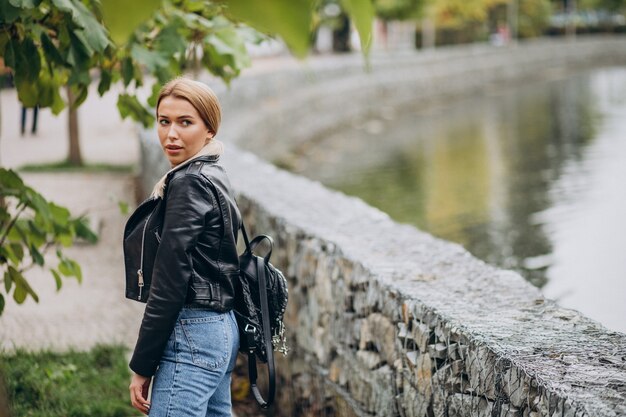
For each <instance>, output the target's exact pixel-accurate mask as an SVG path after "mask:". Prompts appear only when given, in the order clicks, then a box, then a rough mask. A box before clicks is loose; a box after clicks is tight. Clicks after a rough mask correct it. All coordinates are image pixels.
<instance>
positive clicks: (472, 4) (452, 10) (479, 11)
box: [430, 0, 509, 27]
mask: <svg viewBox="0 0 626 417" xmlns="http://www.w3.org/2000/svg"><path fill="white" fill-rule="evenodd" d="M430 1H431V4H432V8H433V15H434V16H435V21H436V22H437V25H438V26H441V27H461V26H463V25H465V24H467V23H468V22H469V23H482V22H485V21H486V20H487V17H488V13H489V10H490V9H491V8H493V7H495V6H497V5H499V4H506V3H508V2H509V1H508V0H430Z"/></svg>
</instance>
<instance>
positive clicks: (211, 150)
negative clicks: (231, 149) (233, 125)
mask: <svg viewBox="0 0 626 417" xmlns="http://www.w3.org/2000/svg"><path fill="white" fill-rule="evenodd" d="M223 152H224V144H223V143H222V142H221V141H219V140H217V139H211V140H210V141H209V143H207V144H206V145H204V147H202V149H200V150H199V151H198V153H196V154H195V155H194V156H192V157H191V158H189V159H187V160H186V161H184V162H181V163H180V164H178V165H176V166H175V167H173V168H172V169H170V170H169V171H167V172H166V173H165V175H163V176H162V177H161V179H160V180H159V181H158V182H157V183H156V184H155V185H154V189H153V190H152V194H151V195H150V196H151V197H154V198H163V191H164V190H165V180H166V179H167V175H168V174H169V173H170V172H172V171H174V170H176V169H179V168H180V167H182V166H185V165H187V164H188V163H190V162H191V161H192V160H193V159H196V158H198V157H200V156H204V155H221V154H222V153H223Z"/></svg>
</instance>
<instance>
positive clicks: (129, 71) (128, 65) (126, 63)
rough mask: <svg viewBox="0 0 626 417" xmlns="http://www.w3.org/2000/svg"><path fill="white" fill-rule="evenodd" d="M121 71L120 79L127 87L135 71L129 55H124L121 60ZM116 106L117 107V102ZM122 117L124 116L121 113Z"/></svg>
mask: <svg viewBox="0 0 626 417" xmlns="http://www.w3.org/2000/svg"><path fill="white" fill-rule="evenodd" d="M121 72H122V81H124V87H128V84H130V82H131V81H132V79H133V74H134V72H135V70H134V68H133V60H132V59H131V58H130V57H126V58H124V59H123V60H122V68H121ZM118 107H119V104H118ZM122 117H124V116H123V115H122Z"/></svg>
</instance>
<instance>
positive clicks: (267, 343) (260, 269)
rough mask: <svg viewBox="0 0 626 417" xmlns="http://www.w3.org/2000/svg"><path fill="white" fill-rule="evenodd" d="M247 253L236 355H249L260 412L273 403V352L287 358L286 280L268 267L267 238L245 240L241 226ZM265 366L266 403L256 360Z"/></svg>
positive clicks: (241, 277) (237, 306)
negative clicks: (261, 251)
mask: <svg viewBox="0 0 626 417" xmlns="http://www.w3.org/2000/svg"><path fill="white" fill-rule="evenodd" d="M241 231H242V234H243V238H244V242H245V244H246V249H245V251H244V252H243V254H241V256H239V270H240V272H239V282H238V283H237V289H236V295H235V317H236V319H237V324H238V325H239V336H240V345H239V351H240V352H241V353H244V354H247V355H248V373H249V376H250V386H251V387H252V393H253V394H254V397H255V399H256V401H257V402H258V403H259V405H260V406H261V408H268V407H269V406H270V405H271V404H272V402H273V401H274V394H275V392H276V373H275V368H274V352H273V351H274V350H276V351H278V352H281V353H282V354H283V355H287V352H288V347H287V339H286V335H285V326H284V324H283V315H284V314H285V309H286V308H287V298H288V290H287V280H286V279H285V277H284V276H283V274H282V272H280V270H278V269H276V268H275V267H274V266H273V265H272V264H271V263H270V256H271V255H272V249H273V246H274V241H273V239H272V238H271V237H269V236H267V235H259V236H257V237H255V238H254V239H252V241H250V240H248V234H247V233H246V228H245V226H244V225H243V222H242V224H241ZM262 241H266V242H267V243H268V244H269V251H268V252H267V255H265V256H264V257H261V256H257V255H255V254H254V249H255V248H256V247H257V246H258V245H259V244H260V243H261V242H262ZM257 358H258V359H259V360H260V361H261V362H263V363H267V368H268V377H269V394H268V399H267V401H266V400H264V399H263V396H262V395H261V392H260V391H259V389H258V387H257V385H256V380H257V369H256V359H257Z"/></svg>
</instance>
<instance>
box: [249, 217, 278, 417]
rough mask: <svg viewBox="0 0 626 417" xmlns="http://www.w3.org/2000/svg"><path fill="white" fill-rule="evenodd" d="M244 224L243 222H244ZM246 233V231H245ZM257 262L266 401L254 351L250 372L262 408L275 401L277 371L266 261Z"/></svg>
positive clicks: (251, 384) (250, 362)
mask: <svg viewBox="0 0 626 417" xmlns="http://www.w3.org/2000/svg"><path fill="white" fill-rule="evenodd" d="M242 225H243V222H242ZM244 233H245V232H244ZM253 259H254V262H255V263H256V268H257V275H258V278H259V296H260V299H261V300H260V301H261V317H262V321H263V335H264V338H263V339H264V340H263V341H264V342H265V354H266V356H267V369H268V379H269V394H268V399H267V401H265V400H264V399H263V396H262V395H261V392H260V391H259V388H258V387H257V385H256V379H257V370H256V355H255V353H254V351H249V352H248V374H249V375H250V387H251V388H252V394H254V398H255V399H256V401H257V402H258V403H259V405H260V406H261V408H263V409H266V408H268V407H269V406H270V405H271V404H272V402H274V395H275V393H276V371H275V369H274V348H273V347H272V339H271V337H270V319H269V316H270V312H269V307H268V302H267V280H266V277H265V265H264V263H265V262H261V258H257V257H253Z"/></svg>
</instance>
